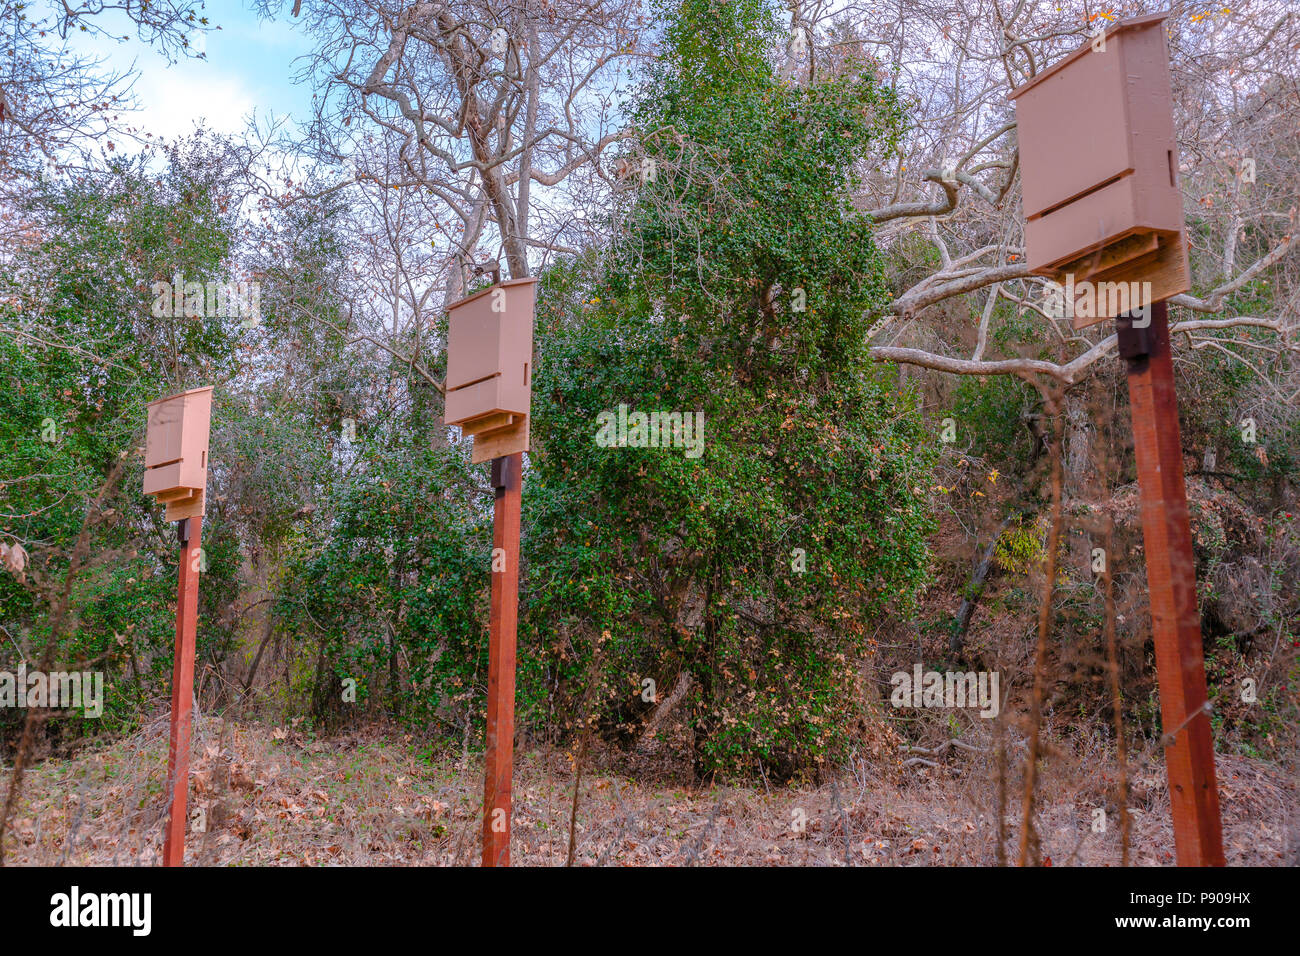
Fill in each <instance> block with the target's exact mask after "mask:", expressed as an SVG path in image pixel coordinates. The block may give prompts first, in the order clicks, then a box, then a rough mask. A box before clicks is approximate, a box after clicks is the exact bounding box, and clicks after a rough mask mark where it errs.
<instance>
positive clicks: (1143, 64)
mask: <svg viewBox="0 0 1300 956" xmlns="http://www.w3.org/2000/svg"><path fill="white" fill-rule="evenodd" d="M1166 16H1167V14H1164V13H1155V14H1150V15H1148V16H1142V17H1135V18H1133V19H1131V20H1125V21H1123V22H1121V23H1117V24H1115V25H1114V26H1112V27H1111V28H1110V29H1109V30H1107V31H1106V33H1105V36H1104V41H1103V39H1102V38H1101V37H1097V38H1094V39H1093V40H1092V41H1090V42H1088V43H1085V44H1084V45H1083V46H1082V47H1080V48H1079V49H1078V50H1076V51H1074V52H1073V53H1071V54H1070V55H1069V56H1067V57H1065V58H1064V59H1063V60H1061V61H1060V62H1059V63H1056V64H1055V65H1054V66H1052V67H1051V68H1049V69H1047V70H1044V71H1043V72H1042V73H1039V74H1038V75H1037V76H1035V77H1034V78H1033V79H1031V80H1030V81H1029V82H1028V83H1025V84H1024V85H1022V86H1020V87H1018V88H1017V89H1016V90H1014V91H1013V92H1012V93H1011V99H1012V100H1014V101H1015V106H1016V125H1017V128H1018V135H1019V140H1020V177H1021V186H1022V191H1023V202H1024V212H1025V243H1026V246H1027V257H1028V265H1029V268H1030V269H1031V270H1032V271H1033V272H1034V273H1035V274H1036V275H1042V276H1049V277H1051V278H1053V279H1054V280H1055V281H1057V282H1060V283H1062V284H1064V283H1065V282H1066V279H1067V276H1072V277H1073V282H1074V283H1075V284H1079V283H1084V282H1088V283H1092V284H1094V285H1095V284H1099V283H1103V282H1109V283H1112V284H1119V283H1124V284H1126V286H1125V288H1126V289H1127V285H1128V284H1131V283H1139V284H1140V283H1148V282H1149V283H1150V287H1149V288H1146V289H1143V290H1142V292H1141V294H1140V296H1139V297H1138V301H1136V302H1129V301H1128V300H1127V299H1126V300H1125V301H1126V306H1127V307H1126V308H1124V309H1122V310H1121V311H1128V310H1129V309H1133V308H1141V307H1143V306H1146V305H1147V304H1149V303H1150V302H1154V301H1158V300H1160V299H1165V298H1168V297H1169V296H1171V295H1176V294H1178V293H1179V292H1185V291H1186V290H1187V288H1188V285H1189V282H1188V267H1187V249H1186V242H1185V238H1184V225H1183V202H1182V194H1181V193H1180V191H1179V189H1178V146H1177V143H1176V141H1175V139H1174V123H1173V106H1172V94H1171V86H1170V73H1169V53H1168V49H1167V47H1166V45H1165V25H1164V21H1165V18H1166ZM1112 317H1113V316H1111V315H1106V314H1099V315H1082V316H1079V315H1076V316H1075V323H1074V324H1075V327H1076V328H1080V327H1083V326H1086V325H1091V324H1093V323H1094V322H1099V321H1103V320H1105V319H1108V318H1112Z"/></svg>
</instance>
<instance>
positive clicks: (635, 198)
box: [522, 0, 932, 778]
mask: <svg viewBox="0 0 1300 956" xmlns="http://www.w3.org/2000/svg"><path fill="white" fill-rule="evenodd" d="M663 15H664V18H665V21H666V23H667V26H666V29H665V35H664V40H663V43H662V45H661V48H660V57H659V58H658V60H657V62H656V64H655V66H654V67H653V68H652V69H651V70H650V71H649V74H648V75H647V77H646V79H645V83H644V85H643V87H642V90H641V92H640V95H639V97H638V99H637V102H636V104H635V108H634V109H633V111H632V113H631V121H632V126H633V129H634V130H635V134H636V148H635V149H634V150H633V151H632V152H631V153H630V154H629V155H628V157H627V158H626V161H625V164H624V169H625V170H630V175H629V176H628V177H627V178H626V183H627V188H626V189H625V190H624V191H623V193H622V194H621V197H620V199H619V204H618V208H617V211H616V216H615V223H614V227H615V228H614V236H615V238H614V240H613V241H612V243H611V245H610V246H609V248H606V249H601V250H596V251H594V252H593V253H592V254H591V255H590V256H588V257H586V258H584V259H580V260H578V261H574V262H571V263H568V264H566V265H564V266H562V267H557V268H555V269H552V270H551V271H550V272H549V273H547V274H546V276H545V277H544V283H543V289H542V292H541V293H540V295H539V319H538V329H539V332H538V338H539V350H540V354H539V358H538V374H537V379H536V385H535V389H534V399H533V401H534V407H533V412H534V426H533V435H534V446H535V454H534V456H533V470H532V472H531V473H530V475H529V479H528V482H527V488H526V491H525V495H524V501H525V529H526V543H525V549H526V552H527V555H528V562H529V563H528V565H527V568H526V572H527V573H526V577H525V581H526V587H527V596H526V608H527V622H528V624H529V626H530V628H531V634H532V646H531V648H530V653H529V654H528V655H526V661H525V667H526V673H525V678H524V680H523V682H522V688H523V693H524V694H525V695H526V699H525V704H526V705H531V706H534V707H536V708H541V707H543V706H551V704H548V703H546V702H547V699H548V697H551V696H552V695H559V696H560V697H562V698H566V700H565V706H568V707H569V708H570V711H569V712H570V713H572V710H571V708H572V707H574V706H576V703H577V702H578V701H580V700H582V701H587V702H588V704H589V705H590V709H589V710H586V711H584V712H583V713H582V714H581V715H580V716H579V717H578V718H577V719H576V720H574V719H569V720H568V723H569V724H570V725H571V726H572V725H574V724H585V723H586V722H587V721H589V720H590V721H594V722H595V723H596V724H597V725H598V726H599V727H600V728H601V729H602V730H603V731H604V732H605V733H607V734H609V735H612V736H614V737H617V738H620V739H622V740H624V741H625V742H630V741H632V740H633V739H636V738H637V737H638V736H639V735H642V734H644V732H645V731H646V730H647V729H648V728H650V727H654V726H658V725H659V721H660V720H661V719H662V718H663V716H664V715H662V714H660V715H658V716H656V712H657V711H658V710H659V709H660V708H661V707H664V708H667V707H670V706H672V705H673V703H675V702H676V701H677V700H681V701H682V704H681V705H680V706H681V710H680V713H682V714H685V715H686V716H687V717H688V719H689V724H690V727H691V729H692V731H693V738H694V745H693V752H692V759H693V763H694V768H695V772H696V774H697V775H699V776H705V775H708V774H713V773H723V774H728V775H732V774H738V775H745V774H751V773H753V774H757V773H758V772H759V771H760V770H761V771H762V772H763V773H766V774H767V775H768V776H775V777H777V778H788V777H790V776H792V775H795V774H798V773H800V772H806V771H809V770H815V769H816V768H818V767H819V766H821V765H823V764H825V763H826V762H827V761H832V760H834V759H836V758H838V757H840V756H842V755H843V754H844V752H845V749H846V747H847V746H848V745H849V743H850V741H851V731H852V729H853V727H854V726H855V721H856V720H858V719H859V718H860V717H861V716H862V710H861V703H862V700H863V694H862V690H861V688H860V687H859V686H858V680H857V674H858V666H859V662H860V660H861V659H862V658H863V657H864V656H865V655H868V654H870V653H871V639H870V634H871V629H872V628H871V625H872V621H873V619H875V618H877V617H878V616H880V615H882V614H887V613H906V611H907V609H908V608H909V606H910V604H911V602H912V600H913V597H914V595H915V593H916V592H917V590H918V589H919V588H920V587H922V586H923V584H924V582H925V572H926V567H927V560H928V552H927V547H926V541H925V537H926V534H927V532H928V531H929V530H930V528H931V521H930V518H929V515H928V512H927V507H926V497H925V493H926V490H927V489H928V487H929V486H930V484H931V481H930V477H929V473H930V467H931V462H932V451H931V445H930V442H929V440H928V439H927V437H926V436H925V435H923V433H922V430H921V423H920V418H919V414H918V412H917V409H916V407H915V400H914V397H913V396H912V395H911V394H910V393H900V392H899V390H898V387H897V385H896V382H897V379H896V377H894V376H890V375H888V373H887V372H885V371H882V370H881V369H880V368H878V367H872V366H871V365H870V363H868V361H867V357H866V345H865V343H866V331H867V320H866V318H865V316H866V315H867V314H868V313H869V312H870V310H871V308H872V307H873V306H876V305H879V304H880V303H881V302H883V301H884V298H885V295H886V291H885V287H884V269H883V267H882V259H881V255H880V253H879V252H878V250H877V249H876V247H875V245H874V243H873V241H872V232H871V225H870V222H869V221H868V220H867V218H866V217H865V216H863V215H861V214H860V213H858V212H856V211H855V210H854V209H853V207H852V205H851V204H850V201H849V194H850V186H851V182H852V176H853V170H854V168H855V167H856V166H858V164H860V163H863V162H869V161H870V160H871V158H872V157H873V156H874V155H876V154H877V153H878V152H880V151H887V150H888V149H889V148H890V147H891V145H892V143H893V142H894V138H895V137H896V136H897V135H898V132H899V127H900V123H901V121H902V120H901V115H900V111H899V107H898V104H897V102H896V101H895V99H894V96H893V94H892V92H891V91H890V90H889V89H888V88H887V87H886V86H885V85H884V84H883V83H881V82H880V81H879V80H878V79H877V78H876V75H875V72H874V70H873V69H871V65H870V64H862V67H863V68H862V69H860V70H854V71H846V75H838V76H829V77H826V78H824V79H821V80H818V81H817V82H815V83H813V84H811V85H792V84H790V83H789V82H787V81H786V80H785V79H783V78H782V76H781V75H780V73H779V71H778V70H777V68H776V67H775V66H774V56H775V54H776V53H777V52H778V51H779V50H780V49H781V47H782V40H783V38H782V36H781V34H780V32H779V31H778V28H777V23H776V18H775V15H774V11H773V9H772V7H771V6H770V5H769V4H767V3H765V2H763V0H736V2H718V0H679V2H678V3H676V4H675V5H672V6H670V7H668V8H666V9H665V10H664V11H663ZM848 73H851V74H852V75H847V74H848ZM620 405H626V406H627V408H628V413H629V414H630V413H631V412H633V411H642V412H651V411H673V412H680V413H683V414H684V415H686V416H688V417H693V416H695V415H696V413H699V414H702V416H703V421H704V431H703V436H702V437H703V446H702V454H700V455H699V456H698V457H696V456H695V454H694V453H692V454H691V455H688V454H687V453H686V449H684V448H677V447H668V448H665V447H658V448H652V447H635V446H636V445H637V444H638V441H637V438H638V436H637V435H635V434H633V435H632V437H631V440H630V441H629V442H628V443H627V444H626V445H624V446H617V445H616V446H615V447H602V446H601V445H600V444H598V443H597V441H596V436H597V431H598V425H597V419H598V416H601V414H602V413H608V412H615V413H617V411H618V409H619V406H620ZM605 420H607V419H605ZM589 678H591V679H594V682H595V683H594V684H592V683H591V682H590V680H589ZM647 679H648V680H650V681H652V682H653V684H647V683H646V681H647ZM651 688H653V693H652V692H651ZM674 691H676V693H674ZM683 691H684V693H683ZM552 704H553V701H552ZM535 719H540V717H537V718H535Z"/></svg>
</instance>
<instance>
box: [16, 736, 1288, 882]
mask: <svg viewBox="0 0 1300 956" xmlns="http://www.w3.org/2000/svg"><path fill="white" fill-rule="evenodd" d="M166 738H167V734H166V721H165V718H162V719H159V720H156V721H154V722H153V723H152V724H150V725H149V726H147V727H145V728H144V729H142V730H141V731H140V732H138V733H137V734H135V735H133V736H131V737H127V738H123V739H119V740H117V741H115V742H111V743H107V744H101V745H99V746H96V747H94V748H88V749H85V750H82V751H81V752H80V753H78V754H77V755H76V756H75V757H74V758H71V759H58V758H52V759H48V760H45V761H43V762H41V763H39V764H37V765H35V766H34V767H33V768H32V769H31V771H30V772H29V774H28V775H27V776H26V778H25V780H24V785H23V791H22V795H21V798H20V802H19V807H18V812H17V814H16V816H15V818H14V821H13V826H12V829H11V836H10V838H9V839H8V840H7V850H8V853H7V855H6V856H7V859H6V862H9V863H16V864H31V865H58V864H72V865H127V866H129V865H155V864H156V863H157V862H158V857H159V854H160V850H161V829H162V819H163V816H164V812H165V810H166V802H165V800H164V798H163V789H164V783H165V773H166V758H167V752H166ZM906 756H907V755H905V754H895V755H891V756H889V757H886V758H880V757H873V758H872V760H871V761H870V762H869V763H868V762H866V761H861V762H859V761H855V762H854V763H853V764H852V765H851V766H850V767H847V768H845V769H844V770H843V771H842V772H841V773H840V774H839V775H837V776H836V777H835V778H834V779H833V780H832V781H831V782H829V783H826V784H823V785H821V786H818V787H815V788H803V789H795V788H784V787H782V788H778V787H772V788H770V789H768V788H766V787H764V786H762V785H761V784H760V785H759V786H758V787H756V788H755V787H748V788H747V787H733V786H722V785H715V786H709V787H699V788H687V787H679V786H672V785H668V786H662V785H656V784H655V783H653V782H651V781H650V780H649V779H647V778H646V777H645V776H644V775H641V774H638V779H630V778H629V777H628V776H627V775H626V773H622V774H620V773H616V772H613V771H612V770H607V769H599V768H597V769H589V770H587V771H586V772H585V773H584V775H583V778H582V783H581V799H580V801H579V805H578V809H577V832H576V847H575V852H574V857H575V863H576V864H578V865H584V866H590V865H623V866H689V865H750V866H764V865H771V866H799V865H826V866H843V865H853V866H863V865H870V866H880V865H884V866H890V865H903V866H908V865H991V864H994V863H995V862H997V855H996V842H997V838H996V832H995V831H996V821H997V810H996V807H997V791H998V786H997V772H996V766H995V763H994V761H993V760H992V758H991V756H989V755H987V754H981V753H976V752H974V751H968V750H963V749H959V748H956V747H949V748H947V750H946V751H945V752H944V754H943V755H940V756H939V757H937V758H936V759H935V761H933V762H936V763H938V766H935V767H927V766H921V765H917V764H913V765H910V766H908V765H905V763H904V759H905V758H906ZM599 762H600V761H599V760H597V763H599ZM1218 767H1219V781H1220V792H1221V795H1222V801H1223V821H1224V841H1225V845H1226V850H1227V856H1228V862H1229V864H1230V865H1254V866H1261V865H1263V866H1267V865H1285V864H1287V863H1290V864H1292V865H1294V864H1295V863H1296V862H1297V853H1298V849H1297V843H1298V842H1300V825H1298V820H1297V811H1296V807H1297V788H1296V786H1295V783H1294V781H1293V780H1291V779H1289V775H1288V774H1286V773H1283V772H1282V771H1281V770H1279V769H1278V768H1277V767H1275V766H1273V765H1271V764H1268V763H1265V762H1262V761H1257V760H1252V759H1249V758H1244V757H1233V756H1223V755H1220V757H1219V760H1218ZM1114 773H1115V766H1114V763H1113V760H1111V761H1110V762H1107V759H1106V758H1105V756H1104V755H1103V754H1100V753H1096V752H1094V753H1082V752H1077V750H1075V751H1067V750H1066V749H1064V748H1062V747H1060V746H1056V747H1054V748H1053V749H1052V750H1051V751H1049V756H1048V757H1047V758H1046V759H1045V760H1044V763H1043V771H1042V773H1041V776H1040V779H1041V785H1040V790H1039V797H1038V807H1039V810H1038V827H1039V833H1040V839H1041V847H1042V851H1041V852H1042V854H1043V857H1044V862H1048V863H1050V865H1053V866H1065V865H1077V864H1085V865H1119V862H1120V839H1121V838H1120V833H1119V829H1120V828H1119V826H1118V817H1117V815H1116V812H1115V809H1114V804H1113V802H1111V800H1112V797H1113V789H1114V787H1113V782H1114V779H1115V776H1114ZM6 776H7V775H6ZM1163 777H1164V771H1163V766H1162V764H1161V763H1160V762H1159V761H1157V760H1152V759H1150V758H1138V759H1136V760H1134V761H1133V764H1132V767H1131V771H1130V781H1131V787H1132V790H1131V792H1132V797H1131V800H1130V806H1131V808H1132V810H1131V820H1132V826H1131V836H1130V844H1131V847H1132V850H1131V860H1132V862H1133V863H1134V864H1137V865H1172V863H1173V862H1174V861H1173V856H1172V849H1173V835H1172V831H1171V829H1170V823H1169V803H1168V794H1167V791H1166V789H1165V785H1164V780H1163ZM7 782H8V781H7V780H6V785H7ZM573 784H574V773H573V770H572V760H571V757H570V756H569V755H568V754H566V753H563V752H559V751H555V752H547V751H545V750H529V751H526V752H524V753H522V754H519V755H517V760H516V770H515V778H514V801H515V803H514V832H513V840H512V846H513V851H512V852H513V862H514V863H515V865H536V866H557V865H564V863H565V862H566V859H567V856H568V846H569V835H570V827H569V821H570V814H571V812H572V809H573V791H574V788H573ZM1019 788H1020V781H1019V779H1018V778H1016V779H1012V778H1010V777H1009V778H1008V779H1007V781H1006V795H1007V797H1006V803H1007V806H1008V812H1007V814H1006V819H1007V840H1006V846H1007V855H1008V857H1009V859H1010V860H1011V861H1012V862H1014V861H1015V859H1016V858H1017V854H1018V843H1019V826H1018V816H1019V809H1018V808H1019V803H1020V789H1019ZM481 799H482V777H481V761H480V760H479V759H477V758H475V757H473V756H471V757H470V758H469V759H464V758H459V759H458V756H456V755H450V756H449V755H445V754H432V753H430V751H429V750H428V748H427V747H423V746H422V745H421V743H420V742H419V741H418V740H416V739H415V738H413V737H412V736H410V735H405V734H403V733H402V732H401V731H400V730H395V729H393V728H391V727H381V726H373V727H367V728H364V729H361V730H357V731H352V732H349V733H345V734H340V735H337V736H332V737H317V736H314V735H311V734H307V733H302V732H300V731H299V730H297V729H296V728H295V727H293V726H292V725H289V726H278V727H277V726H275V725H272V724H263V723H256V722H240V723H236V722H233V721H222V720H219V719H205V720H201V721H199V722H198V724H197V726H196V732H195V738H194V759H193V763H192V766H191V775H190V801H191V804H190V809H191V816H192V820H193V821H194V822H193V824H192V828H191V833H190V836H189V839H188V841H187V857H186V860H187V862H188V863H190V864H192V865H285V866H295V865H303V866H316V865H336V864H350V865H371V866H374V865H448V864H450V865H456V864H473V863H476V862H477V860H478V853H479V849H478V833H479V812H480V805H481ZM1107 807H1109V810H1108V811H1107V818H1108V822H1107V825H1106V826H1105V830H1104V832H1100V833H1099V832H1094V826H1093V823H1094V820H1096V819H1098V817H1097V815H1096V813H1095V812H1094V811H1095V810H1096V809H1098V808H1103V809H1104V808H1107ZM1012 808H1014V809H1012Z"/></svg>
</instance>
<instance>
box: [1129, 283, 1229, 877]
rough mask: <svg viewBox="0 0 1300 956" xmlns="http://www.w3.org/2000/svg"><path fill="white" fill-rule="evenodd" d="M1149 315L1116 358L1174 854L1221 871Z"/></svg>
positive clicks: (1159, 342)
mask: <svg viewBox="0 0 1300 956" xmlns="http://www.w3.org/2000/svg"><path fill="white" fill-rule="evenodd" d="M1150 315H1151V323H1150V326H1149V327H1147V328H1145V329H1139V328H1134V327H1133V325H1132V320H1131V319H1130V318H1128V317H1127V316H1122V317H1120V318H1119V319H1118V320H1117V323H1118V325H1119V347H1120V355H1121V356H1122V357H1123V358H1124V359H1125V360H1126V361H1127V362H1128V387H1129V405H1130V409H1131V413H1132V416H1133V446H1134V451H1135V452H1136V455H1137V470H1138V485H1139V488H1140V491H1141V498H1142V539H1143V541H1144V543H1145V545H1146V561H1147V584H1148V587H1149V590H1150V593H1151V632H1152V635H1153V637H1154V639H1155V645H1156V673H1157V681H1158V684H1159V688H1160V719H1161V723H1162V724H1163V729H1164V733H1165V735H1166V741H1167V746H1166V749H1165V765H1166V769H1167V771H1168V774H1169V801H1170V805H1171V809H1172V812H1173V818H1174V844H1175V847H1176V849H1177V852H1178V863H1179V865H1180V866H1223V865H1225V861H1224V857H1223V834H1222V829H1221V825H1220V821H1219V790H1218V786H1217V784H1216V781H1215V774H1214V741H1213V739H1212V737H1211V733H1210V715H1209V712H1208V711H1207V710H1205V709H1204V708H1205V704H1206V689H1205V660H1204V653H1203V650H1202V646H1201V620H1200V614H1199V613H1198V611H1197V609H1196V563H1195V557H1194V555H1193V552H1192V532H1191V526H1190V523H1189V521H1188V515H1187V490H1186V487H1185V486H1184V483H1183V451H1182V444H1181V440H1180V437H1179V432H1178V398H1177V396H1176V395H1175V394H1174V369H1173V362H1172V360H1171V356H1170V350H1169V319H1168V309H1167V307H1166V304H1165V303H1164V302H1163V301H1160V302H1156V303H1154V304H1153V305H1152V306H1151V309H1150Z"/></svg>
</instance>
